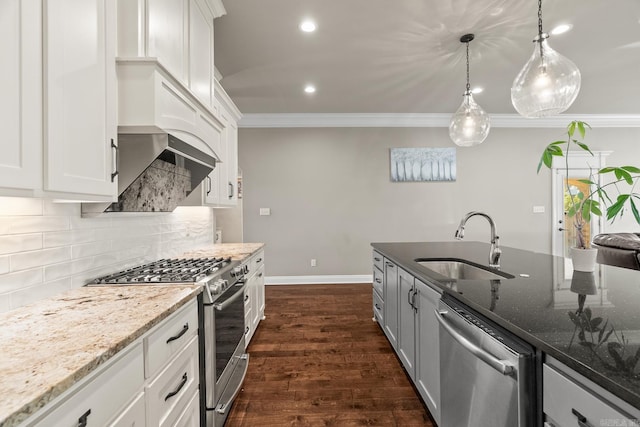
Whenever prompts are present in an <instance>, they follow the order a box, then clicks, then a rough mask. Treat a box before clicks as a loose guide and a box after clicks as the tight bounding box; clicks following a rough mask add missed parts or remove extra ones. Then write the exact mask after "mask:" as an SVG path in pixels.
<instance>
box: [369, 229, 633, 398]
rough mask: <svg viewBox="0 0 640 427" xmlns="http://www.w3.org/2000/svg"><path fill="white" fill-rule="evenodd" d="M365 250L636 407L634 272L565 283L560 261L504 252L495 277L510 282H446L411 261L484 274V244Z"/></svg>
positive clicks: (583, 276)
mask: <svg viewBox="0 0 640 427" xmlns="http://www.w3.org/2000/svg"><path fill="white" fill-rule="evenodd" d="M372 246H373V248H374V250H375V251H376V252H378V253H380V254H382V255H383V256H384V257H385V259H388V260H390V261H392V262H393V263H395V264H397V265H398V266H399V267H401V268H402V269H404V270H406V271H407V272H409V273H410V274H411V275H413V276H415V277H416V278H417V279H419V280H421V281H423V282H425V283H427V284H429V285H430V286H431V287H433V288H434V289H437V290H439V291H440V292H442V293H447V294H450V295H452V296H453V297H454V298H455V299H456V300H458V301H460V302H462V303H463V304H465V305H467V306H468V307H470V308H471V309H473V310H475V311H476V312H478V313H479V314H481V315H482V316H484V317H486V318H487V319H489V320H491V321H493V322H495V323H496V324H498V325H499V326H501V327H503V328H505V329H506V330H508V331H510V332H511V333H513V334H515V335H516V336H518V337H520V338H522V339H523V340H525V341H527V342H528V343H530V344H531V345H532V346H534V347H535V348H536V349H538V350H539V351H540V352H542V353H543V354H544V355H545V357H547V356H551V357H552V358H555V359H557V360H558V361H560V362H561V363H562V364H564V365H566V366H567V367H569V368H571V369H572V370H574V371H575V372H577V373H579V374H581V375H582V376H584V377H586V378H588V379H589V380H591V381H593V382H594V383H595V384H597V385H598V386H600V387H602V388H603V389H605V390H607V391H608V392H611V393H612V394H613V395H614V396H617V397H619V398H620V399H621V400H623V401H624V402H627V403H629V404H630V405H631V406H632V407H634V408H636V409H638V408H640V378H639V377H640V374H639V372H640V366H638V365H639V363H638V360H637V359H635V358H634V357H635V355H636V354H637V353H636V352H637V351H638V348H639V347H640V334H639V333H638V331H640V309H639V308H640V307H639V306H640V272H638V271H635V270H628V269H623V268H619V267H613V266H608V265H598V266H597V268H596V271H595V272H594V273H593V274H590V273H579V272H577V273H575V274H573V275H572V274H570V273H569V274H568V277H565V270H566V266H565V260H564V258H560V257H554V256H550V255H547V254H541V253H534V252H530V251H525V250H520V249H515V248H508V247H503V248H502V257H501V259H500V266H501V267H500V271H501V272H503V273H507V275H511V276H513V278H506V277H505V278H500V279H497V280H453V279H449V278H447V277H445V276H442V275H440V274H438V273H436V272H434V271H432V270H430V269H428V268H426V267H424V266H422V265H420V264H419V263H418V262H416V261H415V260H416V259H419V258H428V259H459V260H465V261H469V262H470V263H472V264H476V265H479V266H484V268H488V267H486V266H487V265H488V255H489V244H485V243H480V242H458V241H454V242H433V243H431V242H429V243H426V242H415V243H373V244H372ZM580 313H582V315H583V316H588V317H589V318H590V319H591V321H592V324H593V327H592V329H593V332H592V331H590V330H589V327H584V326H583V327H582V328H581V327H579V326H577V323H578V324H579V320H578V321H577V323H576V319H577V318H578V317H579V315H580ZM577 316H578V317H577ZM601 330H604V332H603V333H602V334H600V331H601ZM610 331H613V332H611V333H610ZM609 343H612V344H609ZM613 353H615V354H616V355H613ZM618 356H620V357H619V358H618Z"/></svg>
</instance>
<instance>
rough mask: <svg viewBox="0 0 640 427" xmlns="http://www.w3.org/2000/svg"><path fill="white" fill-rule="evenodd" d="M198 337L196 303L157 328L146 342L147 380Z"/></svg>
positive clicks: (189, 305)
mask: <svg viewBox="0 0 640 427" xmlns="http://www.w3.org/2000/svg"><path fill="white" fill-rule="evenodd" d="M197 335H198V305H197V303H196V302H195V301H193V303H189V304H187V305H186V306H185V307H183V308H182V309H181V310H180V311H178V312H176V313H174V314H173V315H172V316H170V317H169V318H168V319H166V320H165V321H163V322H162V323H161V324H160V325H158V326H157V327H156V330H155V331H154V332H153V333H151V335H149V336H148V337H147V338H146V339H145V340H144V344H145V354H146V356H147V357H146V359H145V370H144V373H145V378H151V377H153V376H154V375H155V373H156V372H158V370H159V369H160V368H162V366H163V365H164V364H165V363H167V361H169V359H170V358H171V357H172V356H173V355H174V354H176V353H177V352H178V351H180V349H182V347H184V345H185V344H186V343H187V342H189V340H190V339H191V338H193V337H194V336H197Z"/></svg>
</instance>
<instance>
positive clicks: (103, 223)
mask: <svg viewBox="0 0 640 427" xmlns="http://www.w3.org/2000/svg"><path fill="white" fill-rule="evenodd" d="M69 221H70V223H71V229H87V228H108V227H111V226H112V225H111V218H110V217H109V216H108V214H105V215H102V216H99V217H95V218H94V217H91V218H82V217H69Z"/></svg>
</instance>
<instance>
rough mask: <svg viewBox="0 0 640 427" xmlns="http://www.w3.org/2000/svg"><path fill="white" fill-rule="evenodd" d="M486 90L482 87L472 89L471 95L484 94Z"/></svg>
mask: <svg viewBox="0 0 640 427" xmlns="http://www.w3.org/2000/svg"><path fill="white" fill-rule="evenodd" d="M483 90H484V89H483V88H481V87H474V88H473V89H471V93H480V92H482V91H483Z"/></svg>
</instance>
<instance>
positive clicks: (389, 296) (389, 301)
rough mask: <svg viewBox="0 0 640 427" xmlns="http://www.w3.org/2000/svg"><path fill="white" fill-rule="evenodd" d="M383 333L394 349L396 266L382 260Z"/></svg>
mask: <svg viewBox="0 0 640 427" xmlns="http://www.w3.org/2000/svg"><path fill="white" fill-rule="evenodd" d="M383 330H384V333H385V335H386V336H387V338H388V339H389V342H390V343H391V346H392V347H393V349H394V350H396V349H397V348H398V267H397V266H396V265H395V264H394V263H392V262H391V261H387V260H386V259H385V262H384V328H383Z"/></svg>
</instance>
